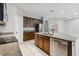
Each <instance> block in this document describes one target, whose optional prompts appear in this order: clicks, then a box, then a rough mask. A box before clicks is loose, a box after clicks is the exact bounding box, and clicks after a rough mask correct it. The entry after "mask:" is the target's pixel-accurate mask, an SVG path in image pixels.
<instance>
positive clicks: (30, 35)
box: [23, 32, 34, 41]
mask: <svg viewBox="0 0 79 59" xmlns="http://www.w3.org/2000/svg"><path fill="white" fill-rule="evenodd" d="M31 39H34V32H24V38H23V40H24V41H27V40H31Z"/></svg>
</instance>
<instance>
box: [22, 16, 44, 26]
mask: <svg viewBox="0 0 79 59" xmlns="http://www.w3.org/2000/svg"><path fill="white" fill-rule="evenodd" d="M23 18H24V19H23V26H24V27H35V24H40V23H42V21H41V20H39V19H35V18H31V17H23Z"/></svg>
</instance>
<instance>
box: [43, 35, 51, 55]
mask: <svg viewBox="0 0 79 59" xmlns="http://www.w3.org/2000/svg"><path fill="white" fill-rule="evenodd" d="M43 49H44V51H45V52H46V53H47V54H49V55H50V40H49V37H47V36H43Z"/></svg>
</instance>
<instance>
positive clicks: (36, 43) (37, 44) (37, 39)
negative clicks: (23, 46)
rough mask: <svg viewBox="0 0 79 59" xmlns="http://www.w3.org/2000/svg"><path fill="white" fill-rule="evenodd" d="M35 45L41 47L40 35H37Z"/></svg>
mask: <svg viewBox="0 0 79 59" xmlns="http://www.w3.org/2000/svg"><path fill="white" fill-rule="evenodd" d="M35 45H36V46H39V35H37V34H35Z"/></svg>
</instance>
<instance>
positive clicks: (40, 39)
mask: <svg viewBox="0 0 79 59" xmlns="http://www.w3.org/2000/svg"><path fill="white" fill-rule="evenodd" d="M39 47H40V48H41V49H43V36H42V35H39Z"/></svg>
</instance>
